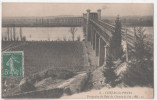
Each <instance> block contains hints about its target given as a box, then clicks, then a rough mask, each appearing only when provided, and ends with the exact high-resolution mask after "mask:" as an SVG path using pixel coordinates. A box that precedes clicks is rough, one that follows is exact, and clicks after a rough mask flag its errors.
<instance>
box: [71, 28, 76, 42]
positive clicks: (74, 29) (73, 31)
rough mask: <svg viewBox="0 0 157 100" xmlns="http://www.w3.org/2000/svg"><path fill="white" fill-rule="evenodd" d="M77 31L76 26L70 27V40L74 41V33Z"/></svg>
mask: <svg viewBox="0 0 157 100" xmlns="http://www.w3.org/2000/svg"><path fill="white" fill-rule="evenodd" d="M76 31H77V28H76V27H71V28H70V33H71V34H72V41H74V39H75V33H76Z"/></svg>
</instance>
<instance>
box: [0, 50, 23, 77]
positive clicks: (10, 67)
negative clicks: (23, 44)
mask: <svg viewBox="0 0 157 100" xmlns="http://www.w3.org/2000/svg"><path fill="white" fill-rule="evenodd" d="M23 55H24V54H23V52H22V51H9V52H2V67H3V68H2V73H3V77H23V76H24V56H23Z"/></svg>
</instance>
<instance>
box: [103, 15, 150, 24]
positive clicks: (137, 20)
mask: <svg viewBox="0 0 157 100" xmlns="http://www.w3.org/2000/svg"><path fill="white" fill-rule="evenodd" d="M120 19H121V22H122V24H123V25H127V26H138V25H141V26H153V16H120ZM102 20H103V21H105V22H107V23H110V24H113V25H114V24H115V20H116V16H107V17H106V16H103V17H102Z"/></svg>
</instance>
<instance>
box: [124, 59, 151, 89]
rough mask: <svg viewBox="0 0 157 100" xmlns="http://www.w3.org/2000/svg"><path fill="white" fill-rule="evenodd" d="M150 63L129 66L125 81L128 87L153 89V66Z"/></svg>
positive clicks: (137, 63)
mask: <svg viewBox="0 0 157 100" xmlns="http://www.w3.org/2000/svg"><path fill="white" fill-rule="evenodd" d="M152 64H153V63H151V62H150V61H143V62H135V63H132V64H130V65H129V67H128V69H127V71H126V73H124V77H123V81H124V83H125V84H126V85H128V86H150V87H153V83H154V79H153V69H152V68H151V67H152V66H153V65H152Z"/></svg>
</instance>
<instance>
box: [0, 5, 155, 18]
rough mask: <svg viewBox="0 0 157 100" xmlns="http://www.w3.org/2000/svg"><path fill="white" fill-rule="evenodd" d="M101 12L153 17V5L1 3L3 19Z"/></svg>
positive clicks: (110, 14)
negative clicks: (87, 11)
mask: <svg viewBox="0 0 157 100" xmlns="http://www.w3.org/2000/svg"><path fill="white" fill-rule="evenodd" d="M87 9H90V10H91V12H96V11H97V9H101V10H102V16H117V15H118V14H119V15H120V16H145V15H146V16H147V15H153V4H150V3H149V4H146V3H145V4H144V3H143V4H136V3H135V4H121V3H120V4H114V3H77V4H76V3H2V16H3V17H9V16H10V17H13V16H14V17H19V16H59V15H74V16H82V14H83V13H86V10H87Z"/></svg>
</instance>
